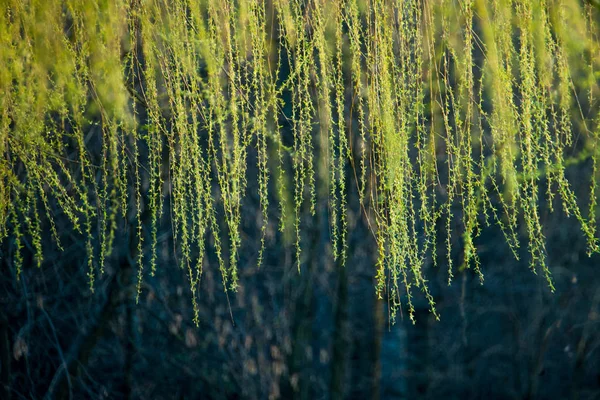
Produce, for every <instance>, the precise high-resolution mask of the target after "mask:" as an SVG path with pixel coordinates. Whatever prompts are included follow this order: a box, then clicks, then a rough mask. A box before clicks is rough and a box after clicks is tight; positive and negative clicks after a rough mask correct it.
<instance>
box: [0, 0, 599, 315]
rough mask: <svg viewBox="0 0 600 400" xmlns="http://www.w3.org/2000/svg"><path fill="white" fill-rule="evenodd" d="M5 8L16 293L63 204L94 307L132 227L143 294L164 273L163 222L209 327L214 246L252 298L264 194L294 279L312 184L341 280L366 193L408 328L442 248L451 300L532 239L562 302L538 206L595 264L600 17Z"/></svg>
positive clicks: (7, 2)
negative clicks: (484, 252)
mask: <svg viewBox="0 0 600 400" xmlns="http://www.w3.org/2000/svg"><path fill="white" fill-rule="evenodd" d="M1 4H2V6H1V7H0V9H1V11H0V66H1V67H0V153H2V157H1V158H0V182H1V183H0V241H9V243H10V246H11V249H12V252H11V262H12V264H13V265H14V268H15V271H16V275H17V276H19V274H20V272H21V270H22V268H23V251H24V250H23V246H24V243H25V240H27V241H28V243H31V247H32V248H33V251H34V253H35V257H34V259H35V261H36V262H37V265H38V267H39V266H40V265H41V264H42V262H43V255H44V249H43V248H42V239H41V238H42V235H45V232H42V224H41V222H40V221H41V220H42V219H43V218H45V219H47V221H48V222H47V223H46V225H47V226H49V230H50V231H51V232H50V233H51V234H52V235H53V237H54V238H55V242H56V246H58V247H59V248H60V246H61V243H60V240H59V236H60V235H59V234H58V232H57V230H56V225H55V223H54V220H55V218H58V216H56V215H54V214H55V212H53V211H52V210H55V207H53V205H56V206H57V207H58V208H59V209H60V210H61V213H62V214H61V215H60V217H61V218H68V220H69V221H70V223H71V226H72V228H73V231H75V232H77V233H78V234H80V235H81V237H82V238H83V239H84V240H85V241H86V246H85V247H86V250H87V255H86V262H87V268H88V276H89V285H90V289H91V290H93V289H94V285H95V283H94V280H95V278H96V277H97V276H98V274H102V273H103V272H104V264H105V260H106V258H107V257H108V256H109V254H110V253H111V251H112V249H113V241H114V238H115V232H116V230H117V229H119V226H120V224H121V223H125V224H129V226H130V229H133V230H134V231H135V233H136V246H137V250H136V251H135V254H136V255H135V257H136V260H137V265H138V296H139V293H140V289H141V285H140V283H141V282H142V279H144V275H145V274H147V273H149V274H154V273H155V271H156V268H159V267H161V266H158V265H157V261H156V260H157V257H156V253H157V232H158V227H159V225H160V223H161V220H162V219H163V214H168V216H169V218H170V222H171V224H172V229H173V237H174V245H175V246H176V249H177V251H178V254H179V255H180V256H179V257H178V260H179V263H180V266H181V267H182V268H184V269H186V271H187V273H188V275H189V281H190V287H191V291H192V299H193V302H194V306H195V311H196V316H197V306H196V300H195V299H196V296H197V287H198V282H199V279H200V277H201V275H202V265H203V256H204V255H205V254H206V252H207V251H214V252H215V254H216V256H217V259H218V262H219V268H220V272H221V277H222V281H223V285H224V286H225V288H226V290H235V289H236V287H237V285H238V268H237V266H236V262H237V260H238V258H239V249H240V245H241V241H242V237H241V235H240V224H241V221H242V203H243V200H244V198H245V196H247V195H248V193H247V186H248V180H249V179H252V180H254V179H256V187H258V194H257V195H258V197H259V201H260V208H261V210H262V215H261V218H260V221H261V224H262V230H261V232H262V237H261V238H260V239H258V240H260V251H259V254H258V256H257V260H258V264H259V265H260V264H261V263H262V262H263V254H264V252H265V246H266V244H265V243H266V242H265V237H266V234H267V227H268V225H269V223H270V221H271V220H272V219H274V218H276V219H278V226H279V229H280V230H281V231H282V232H287V233H288V236H291V237H294V238H295V239H292V240H293V241H294V242H295V244H293V245H294V246H295V249H296V250H295V253H296V262H297V266H298V270H299V271H300V273H301V271H302V260H303V258H302V251H303V240H304V238H303V232H302V229H301V218H310V214H312V215H314V214H315V208H316V207H317V201H316V198H317V192H318V190H319V189H318V188H319V187H320V186H323V185H324V186H325V187H326V188H327V189H326V192H327V193H328V198H329V213H328V216H329V220H330V226H331V228H330V231H331V252H332V254H333V256H334V257H335V258H336V259H337V260H339V262H338V265H339V266H340V268H343V267H344V263H345V261H346V252H347V247H348V232H347V231H348V221H347V213H348V207H349V206H348V199H347V197H348V192H349V191H350V190H357V191H358V193H359V197H360V204H361V205H360V207H361V210H360V212H362V214H363V217H364V218H367V219H368V220H369V221H370V224H371V225H372V226H373V233H374V235H375V236H376V240H377V245H378V250H379V258H378V263H377V265H376V268H377V273H376V274H377V285H376V290H377V293H378V295H379V296H384V295H385V296H388V299H389V301H390V307H391V316H392V318H393V317H394V316H395V314H396V311H397V310H398V309H399V308H400V307H402V305H401V299H406V307H407V308H408V309H409V313H410V315H411V318H412V317H413V314H414V308H413V296H414V293H415V292H416V291H420V292H422V293H423V295H424V296H425V297H426V298H427V299H428V301H429V305H430V309H431V311H432V312H433V313H434V314H435V315H436V316H437V312H436V309H435V302H434V299H433V297H432V295H431V294H430V291H429V289H428V284H427V281H426V279H425V277H424V273H423V267H424V264H425V262H426V261H427V260H428V259H432V260H433V261H434V262H435V260H436V257H435V254H436V253H437V252H438V251H443V252H446V253H447V255H448V256H447V258H446V259H447V266H446V267H447V271H448V283H450V282H451V280H452V278H453V276H454V274H455V272H456V271H457V269H460V268H472V269H473V270H474V271H475V273H476V274H477V275H478V276H479V277H480V279H481V281H482V282H483V279H484V273H483V270H484V266H482V265H481V264H480V262H479V259H478V255H477V236H478V235H479V233H480V232H481V230H482V229H483V227H484V226H486V225H489V224H496V225H497V226H499V227H500V228H501V229H502V232H503V233H504V236H505V238H506V242H507V243H508V245H509V247H510V249H511V250H512V252H513V253H514V255H515V257H518V255H519V246H521V245H522V244H521V243H520V241H519V239H518V232H519V229H520V226H519V225H520V224H525V230H526V234H527V238H528V240H527V243H526V245H527V247H528V253H529V259H530V266H531V269H532V270H533V271H534V272H536V271H541V273H542V274H543V275H544V277H545V279H546V280H547V281H548V285H549V287H550V288H551V289H554V286H553V280H552V276H551V273H550V270H549V268H548V264H547V261H546V258H545V254H546V249H545V238H544V233H543V227H542V219H541V217H540V204H541V202H542V200H544V201H546V202H547V203H548V204H549V206H550V207H552V204H555V203H557V204H561V208H562V210H563V211H564V212H565V213H566V214H567V215H572V216H574V217H575V218H577V220H578V221H579V223H580V226H581V230H582V233H583V234H584V235H585V236H586V238H587V242H588V248H589V253H590V254H591V253H594V252H597V251H598V240H597V232H596V216H597V200H596V196H597V193H596V192H597V178H598V176H597V175H598V161H599V155H600V149H599V147H598V141H599V140H600V123H599V122H600V113H598V111H597V110H598V101H597V97H598V96H599V91H600V90H599V81H600V70H599V68H600V42H599V40H598V39H599V38H598V36H599V33H600V30H599V29H598V19H599V12H598V10H597V9H596V8H594V6H593V5H592V3H582V2H581V1H578V0H435V1H434V0H306V1H305V0H272V1H263V0H93V1H88V0H2V1H1ZM250 157H255V158H256V160H255V161H252V162H255V163H256V165H257V168H258V174H257V175H256V176H254V175H253V174H252V176H251V174H249V173H248V164H249V163H250V162H251V160H249V158H250ZM578 162H590V163H591V165H592V167H591V170H592V173H591V174H590V177H589V179H590V184H589V189H590V191H589V196H587V195H586V197H587V198H588V199H589V200H588V201H587V203H588V204H587V205H586V204H582V203H581V200H580V199H579V198H578V196H576V195H575V193H574V192H573V190H572V189H571V187H570V185H569V182H568V180H567V177H566V174H565V171H566V168H567V167H568V166H569V165H571V164H573V163H578ZM348 171H351V173H348ZM167 194H168V196H169V203H168V204H169V207H168V208H169V209H165V206H164V205H165V201H164V199H165V196H166V195H167ZM273 199H277V201H278V202H279V205H278V207H276V209H277V213H275V212H273V211H272V210H271V209H270V202H272V201H273ZM555 199H556V200H557V202H554V200H555ZM270 210H271V211H270ZM457 210H458V211H457ZM273 214H277V215H273ZM123 221H124V222H123ZM145 221H149V224H148V226H145ZM455 221H459V222H460V228H458V229H457V228H456V226H457V225H456V224H455ZM439 235H442V236H443V237H444V239H443V240H442V241H441V243H445V248H443V249H438V248H437V247H436V243H438V240H437V236H439ZM453 235H460V237H461V240H462V248H463V250H464V254H463V257H462V260H463V265H461V266H455V265H453V257H452V255H451V253H452V251H453V241H452V240H451V238H452V236H453ZM209 239H210V240H209ZM209 244H210V245H209Z"/></svg>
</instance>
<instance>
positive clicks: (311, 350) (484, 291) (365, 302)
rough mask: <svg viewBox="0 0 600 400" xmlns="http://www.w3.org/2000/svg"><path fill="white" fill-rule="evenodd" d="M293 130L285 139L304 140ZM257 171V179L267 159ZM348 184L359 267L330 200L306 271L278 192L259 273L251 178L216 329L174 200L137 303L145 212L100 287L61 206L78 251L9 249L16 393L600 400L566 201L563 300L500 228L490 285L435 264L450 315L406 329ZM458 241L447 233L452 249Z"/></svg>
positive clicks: (10, 385)
mask: <svg viewBox="0 0 600 400" xmlns="http://www.w3.org/2000/svg"><path fill="white" fill-rule="evenodd" d="M286 73H287V71H283V72H282V74H283V75H285V74H286ZM288 106H289V104H288ZM288 108H289V107H288ZM284 110H285V107H284ZM142 115H143V114H142ZM281 123H282V125H283V130H284V135H286V136H287V138H286V137H284V141H285V140H287V139H289V137H290V135H291V131H290V127H289V126H286V121H285V120H284V119H283V118H282V121H281ZM90 129H91V131H90V132H89V137H92V138H93V137H97V136H98V135H99V132H98V131H96V132H94V130H99V128H98V127H97V126H95V125H91V127H90ZM290 141H291V139H290ZM87 146H88V150H90V154H91V156H92V163H94V159H93V157H100V156H101V154H100V153H101V152H100V151H98V149H99V148H100V145H99V143H95V142H94V140H91V141H89V142H88V143H87ZM94 150H96V151H94ZM316 151H317V155H318V152H319V151H320V149H319V148H318V147H317V149H316ZM248 168H249V173H248V176H249V177H255V176H256V175H257V173H256V154H255V153H252V152H250V154H249V167H248ZM590 169H591V166H590V165H589V164H588V163H586V162H583V163H580V164H577V165H574V166H571V167H570V168H569V169H568V174H569V176H568V178H569V181H570V182H571V183H572V184H573V188H574V189H575V192H576V193H577V194H579V195H580V197H579V198H580V200H581V204H585V201H586V199H585V193H586V190H587V186H588V184H589V182H588V180H587V179H585V177H587V176H588V175H589V171H590ZM347 174H348V178H349V182H350V183H351V184H350V185H349V189H348V201H349V207H348V209H349V214H348V224H349V226H348V232H349V245H348V261H347V264H346V265H345V266H344V267H342V266H340V265H338V264H336V263H335V262H334V261H333V257H332V256H331V247H330V236H331V232H330V225H329V222H328V220H329V210H328V206H327V193H326V192H327V191H326V190H325V193H322V192H320V193H319V195H318V198H317V212H316V215H315V216H314V217H310V216H309V213H308V211H309V210H304V212H305V213H306V217H305V218H303V223H302V227H301V228H302V246H303V252H302V257H303V259H302V269H301V271H300V273H298V270H297V264H296V260H295V252H294V244H293V243H292V242H291V241H290V240H289V238H286V237H284V235H283V234H282V233H280V232H279V231H278V230H277V226H276V225H277V218H276V215H277V201H276V199H275V198H273V199H271V200H272V201H271V203H270V204H271V208H272V209H270V210H269V213H270V214H272V217H273V218H271V221H272V222H271V224H270V225H269V227H268V230H267V247H266V250H265V259H264V263H263V265H262V266H261V267H260V268H259V267H257V266H256V262H257V259H256V257H257V254H258V250H259V246H260V241H259V240H258V239H257V238H259V237H260V224H261V215H260V210H259V199H258V194H257V183H256V180H255V179H249V181H248V188H247V196H246V197H245V200H244V201H245V203H244V206H243V213H242V216H243V220H242V227H241V231H242V248H241V251H240V254H239V258H240V260H239V268H240V287H239V290H238V291H237V292H236V293H231V292H230V293H226V292H225V291H224V290H223V287H222V284H221V277H220V272H219V269H218V266H217V264H218V263H217V260H216V258H215V256H214V254H213V253H212V252H210V251H209V252H208V254H207V257H206V258H205V261H204V273H203V276H202V279H201V283H200V290H199V299H198V301H199V306H200V324H199V326H198V327H196V326H194V324H193V322H192V318H193V311H192V305H191V301H190V290H189V282H188V278H187V276H186V271H184V270H182V269H180V268H179V262H178V256H179V255H178V254H177V252H176V250H175V249H176V246H174V244H173V232H172V229H171V223H170V219H169V212H168V210H169V207H170V204H169V200H170V199H169V195H168V190H166V191H165V193H166V199H165V201H166V202H165V208H164V209H165V213H164V215H163V219H162V220H161V224H160V229H159V233H158V237H159V256H158V261H157V263H158V264H159V266H160V268H158V269H157V274H156V275H155V276H154V277H149V276H146V277H145V278H144V282H143V286H142V293H141V296H140V300H139V303H137V304H136V303H135V295H136V293H135V285H136V274H137V271H136V265H135V264H136V262H135V257H136V248H137V238H136V233H135V222H134V219H135V215H134V212H133V210H130V214H131V215H130V219H129V221H126V220H121V221H120V222H119V231H118V233H117V238H116V241H115V248H114V250H113V253H112V254H111V256H110V258H109V259H108V260H107V263H106V273H105V275H103V276H102V277H100V278H99V279H97V282H96V289H95V292H94V293H91V292H90V290H89V285H88V277H87V275H86V272H87V263H86V256H85V254H86V250H85V245H86V244H85V240H83V239H82V238H81V237H80V236H78V235H77V234H75V233H73V232H72V230H71V227H70V225H69V222H68V220H67V218H66V217H65V216H64V215H60V211H59V208H58V207H57V206H56V205H54V211H55V213H56V215H55V217H56V222H57V228H58V231H59V234H60V236H61V242H62V245H63V247H64V251H59V250H58V249H57V248H56V245H55V244H53V241H52V240H51V238H50V235H49V234H47V232H49V226H48V225H47V224H48V223H47V221H42V224H43V225H42V229H43V232H45V234H44V237H43V240H44V243H43V246H44V250H45V259H44V261H43V263H42V266H41V269H37V268H35V267H34V265H35V259H34V257H35V256H34V250H33V248H32V246H31V245H30V244H29V243H27V238H25V239H24V240H25V244H26V246H25V249H24V256H25V269H24V271H23V273H22V275H21V277H20V279H19V280H17V278H16V272H15V270H14V268H13V257H14V254H15V240H14V238H9V240H5V241H4V242H3V244H2V247H1V249H0V260H1V273H0V365H1V367H0V368H1V369H0V399H42V398H43V399H53V398H74V399H86V398H89V399H121V398H122V399H268V398H269V399H270V398H273V399H276V398H281V399H378V398H381V399H397V398H423V399H439V398H447V399H454V398H456V399H476V398H498V399H563V398H570V399H598V398H600V275H599V274H598V273H597V268H598V263H599V262H600V257H599V256H598V255H594V256H592V257H588V256H587V255H586V242H585V238H584V237H583V235H582V234H581V231H580V228H579V226H578V224H577V222H576V221H575V219H574V218H570V219H569V218H567V217H565V216H564V214H562V213H561V209H560V204H558V202H556V204H555V205H554V208H555V211H554V212H553V213H550V212H549V211H548V207H547V205H543V206H542V223H543V226H544V234H545V236H546V238H547V242H546V245H547V249H548V262H549V267H550V269H551V271H552V272H553V276H554V279H555V284H556V289H557V290H556V292H555V293H550V290H549V288H548V285H547V282H546V281H545V279H543V277H541V276H537V275H535V274H534V273H532V272H531V271H530V270H529V269H528V255H527V248H526V242H527V239H526V232H525V231H524V228H523V232H521V235H522V239H524V241H523V245H522V248H521V253H522V254H520V260H515V258H514V257H513V255H512V253H511V251H510V249H509V248H508V245H507V244H506V242H505V239H504V237H503V235H502V233H501V232H500V230H499V229H498V228H497V227H493V226H492V227H489V228H485V229H484V230H483V232H482V234H481V236H480V237H479V238H477V240H476V245H477V248H478V252H479V254H480V257H481V264H482V268H483V272H484V274H485V283H484V285H480V283H479V279H478V277H477V276H476V274H475V273H474V272H473V271H472V270H465V271H461V272H460V273H458V272H457V273H456V276H455V278H454V281H453V283H452V285H451V286H448V285H447V279H448V276H447V271H446V267H445V265H446V259H445V255H443V254H441V255H440V256H439V259H438V260H437V266H434V265H433V260H427V261H426V263H425V270H426V273H427V278H428V280H429V283H430V288H431V290H432V293H433V295H434V297H435V300H436V303H437V309H438V311H439V313H440V315H441V320H440V321H436V320H435V318H433V316H432V315H431V314H430V312H429V305H428V304H427V302H426V300H425V299H424V298H423V297H421V296H417V297H416V298H415V305H416V307H417V310H416V324H415V325H413V324H412V323H411V322H410V320H409V319H408V317H407V315H406V314H404V315H403V316H400V317H399V318H398V320H397V323H396V324H395V325H391V324H389V322H388V304H387V301H386V299H385V298H384V299H378V298H377V297H376V294H375V289H374V286H375V276H374V275H375V263H376V259H377V248H376V245H375V239H374V237H373V234H372V232H371V230H370V229H369V226H368V224H367V218H366V216H365V215H364V214H363V213H361V212H359V210H360V209H361V208H360V206H359V204H358V193H357V190H356V182H355V180H353V179H352V176H353V174H352V171H351V169H350V168H348V171H347ZM130 179H132V177H130ZM168 184H169V182H168V180H167V181H166V187H168ZM272 184H273V180H272V181H271V185H272ZM143 186H144V183H143ZM146 186H147V185H146ZM541 187H542V186H541ZM274 192H275V190H273V188H271V190H270V193H271V194H273V193H274ZM459 212H460V211H459V210H457V212H456V213H457V215H458V214H459ZM144 218H145V219H144V234H145V235H148V234H149V233H148V231H149V229H150V228H149V224H150V222H149V217H148V216H145V217H144ZM223 228H224V227H223ZM460 229H461V224H460V223H459V222H458V221H457V223H456V227H455V229H454V231H455V232H456V235H455V236H453V238H452V240H453V242H454V243H453V245H454V252H455V254H454V255H453V258H454V259H455V260H454V262H455V265H460V264H461V257H462V251H461V250H462V249H461V237H460ZM223 230H225V229H223ZM439 231H440V232H442V231H443V227H442V226H440V229H439ZM207 240H208V241H209V242H210V239H207ZM443 240H445V238H444V237H443V235H442V234H441V233H440V235H439V236H438V241H439V243H438V248H443V247H444V243H443ZM96 245H97V243H96ZM146 250H147V249H146V248H145V251H146Z"/></svg>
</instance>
